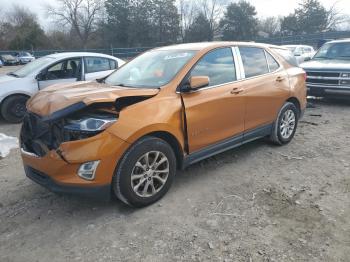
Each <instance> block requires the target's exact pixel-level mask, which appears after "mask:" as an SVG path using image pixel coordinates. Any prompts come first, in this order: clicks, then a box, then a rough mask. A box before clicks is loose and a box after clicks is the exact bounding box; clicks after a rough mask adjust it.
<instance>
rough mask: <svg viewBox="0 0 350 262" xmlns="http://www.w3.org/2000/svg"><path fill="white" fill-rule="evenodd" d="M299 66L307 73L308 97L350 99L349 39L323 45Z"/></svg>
mask: <svg viewBox="0 0 350 262" xmlns="http://www.w3.org/2000/svg"><path fill="white" fill-rule="evenodd" d="M300 66H301V67H302V68H303V69H304V70H305V71H306V73H307V80H306V84H307V88H308V95H310V96H318V97H342V98H343V97H348V98H350V39H345V40H336V41H331V42H328V43H326V44H324V45H323V46H322V47H321V48H320V49H319V50H318V52H317V53H316V55H315V56H314V57H313V59H312V60H311V61H309V62H306V63H302V64H301V65H300Z"/></svg>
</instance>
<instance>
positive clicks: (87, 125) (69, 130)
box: [64, 112, 117, 141]
mask: <svg viewBox="0 0 350 262" xmlns="http://www.w3.org/2000/svg"><path fill="white" fill-rule="evenodd" d="M116 121H117V115H115V114H112V113H107V112H103V113H87V114H83V115H80V116H78V117H72V118H69V119H66V124H65V125H64V131H65V132H64V133H65V140H68V141H72V140H79V139H84V138H88V137H91V136H94V135H97V134H98V133H100V132H102V131H103V130H105V129H107V128H108V127H110V126H111V125H113V124H114V123H115V122H116Z"/></svg>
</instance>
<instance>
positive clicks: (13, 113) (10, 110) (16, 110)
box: [1, 95, 29, 123]
mask: <svg viewBox="0 0 350 262" xmlns="http://www.w3.org/2000/svg"><path fill="white" fill-rule="evenodd" d="M28 99H29V98H28V97H27V96H24V95H14V96H10V97H8V98H6V99H5V100H4V102H3V103H2V105H1V115H2V117H3V118H4V119H5V120H6V121H7V122H10V123H19V122H21V121H22V120H23V117H24V115H25V113H26V112H27V109H26V103H27V101H28Z"/></svg>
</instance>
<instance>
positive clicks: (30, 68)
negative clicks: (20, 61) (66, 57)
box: [13, 57, 55, 77]
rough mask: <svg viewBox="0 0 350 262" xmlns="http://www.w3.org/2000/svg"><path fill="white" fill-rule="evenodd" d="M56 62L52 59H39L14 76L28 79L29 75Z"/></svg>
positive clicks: (19, 70)
mask: <svg viewBox="0 0 350 262" xmlns="http://www.w3.org/2000/svg"><path fill="white" fill-rule="evenodd" d="M54 60H55V59H54V58H52V57H42V58H39V59H37V60H34V61H33V62H30V63H29V64H27V65H25V66H23V67H22V68H20V69H18V70H17V71H15V72H14V73H13V74H15V75H16V76H17V77H26V76H27V75H30V74H32V73H33V72H35V71H37V70H39V69H40V68H42V67H44V66H45V65H47V64H49V63H50V62H52V61H54Z"/></svg>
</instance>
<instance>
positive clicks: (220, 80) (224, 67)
mask: <svg viewBox="0 0 350 262" xmlns="http://www.w3.org/2000/svg"><path fill="white" fill-rule="evenodd" d="M190 75H191V76H208V77H209V86H215V85H221V84H225V83H230V82H233V81H235V80H236V69H235V64H234V61H233V55H232V51H231V48H220V49H216V50H213V51H211V52H209V53H208V54H206V55H205V56H204V57H202V58H201V59H200V60H199V62H198V63H197V64H196V65H195V67H194V68H193V69H192V71H191V74H190Z"/></svg>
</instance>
